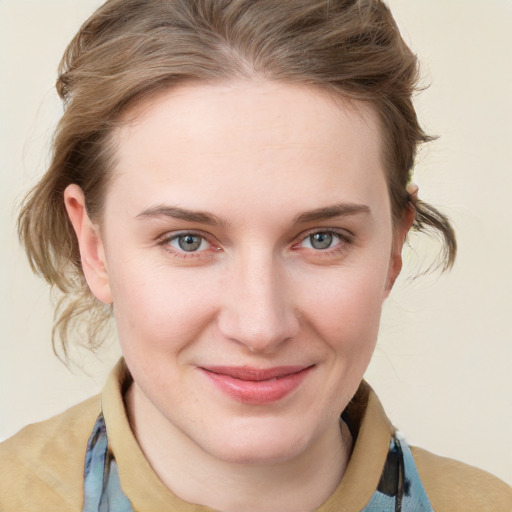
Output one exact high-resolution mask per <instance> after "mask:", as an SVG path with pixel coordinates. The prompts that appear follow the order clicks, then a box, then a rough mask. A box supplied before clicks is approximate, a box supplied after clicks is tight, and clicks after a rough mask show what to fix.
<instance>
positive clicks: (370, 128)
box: [65, 81, 412, 512]
mask: <svg viewBox="0 0 512 512" xmlns="http://www.w3.org/2000/svg"><path fill="white" fill-rule="evenodd" d="M114 137H115V139H116V141H117V143H118V150H117V151H118V153H117V163H116V166H115V169H113V171H112V172H113V180H112V181H111V183H110V186H109V190H108V191H107V194H106V204H105V210H104V217H103V218H102V219H101V220H100V222H99V223H98V224H95V223H93V222H92V221H91V220H90V219H89V218H88V217H87V214H86V212H85V208H84V198H83V194H82V192H81V190H80V188H79V187H78V186H76V185H71V186H69V187H68V188H67V190H66V192H65V203H66V207H67V210H68V213H69V217H70V219H71V221H72V223H73V226H74V228H75V231H76V234H77V237H78V240H79V244H80V250H81V255H82V265H83V269H84V273H85V276H86V279H87V281H88V284H89V286H90V288H91V290H92V291H93V293H94V294H95V295H96V297H97V298H98V299H100V300H101V301H103V302H105V303H112V304H113V310H114V315H115V320H116V324H117V329H118V333H119V339H120V343H121V347H122V351H123V354H124V356H125V359H126V363H127V365H128V367H129V369H130V371H131V373H132V375H133V378H134V383H133V384H132V386H131V387H130V389H129V391H128V393H127V396H126V404H127V409H128V414H129V418H130V422H131V425H132V429H133V430H134V432H135V435H136V437H137V439H138V441H139V444H140V445H141V448H142V450H143V451H144V453H145V455H146V457H147V458H148V460H149V461H150V463H151V465H152V466H153V468H154V469H155V471H156V473H157V474H158V475H159V477H160V478H161V479H162V481H163V482H164V483H165V484H166V485H167V486H168V487H169V488H170V489H171V490H172V491H173V492H174V493H175V494H177V495H178V496H179V497H181V498H183V499H185V500H187V501H190V502H193V503H199V504H204V505H209V506H211V507H214V508H216V509H219V510H225V511H228V512H230V511H235V510H236V511H238V512H240V511H242V512H243V511H245V510H251V511H257V512H258V511H262V512H263V511H275V510H281V511H283V512H286V511H294V510H307V509H313V508H315V507H317V506H319V505H320V504H321V503H322V502H323V501H325V500H326V499H327V498H328V497H329V495H330V494H331V493H332V491H333V490H334V488H335V487H336V485H337V484H338V483H339V481H340V479H341V477H342V476H343V472H344V471H345V468H346V465H347V462H348V458H349V454H350V449H351V439H350V434H349V432H348V430H347V429H346V427H344V426H342V428H340V422H339V415H340V413H341V411H343V409H344V408H345V407H346V405H347V403H348V401H349V400H350V398H351V397H352V396H353V395H354V393H355V391H356V389H357V387H358V385H359V383H360V381H361V379H362V376H363V373H364V371H365V370H366V368H367V365H368V363H369V361H370V358H371V355H372V353H373V350H374V347H375V343H376V339H377V333H378V326H379V320H380V315H381V308H382V303H383V301H384V300H385V298H386V297H387V296H388V294H389V292H390V290H391V287H392V285H393V283H394V281H395V279H396V277H397V276H398V273H399V272H400V268H401V255H400V253H401V247H402V244H403V240H404V238H405V235H406V233H407V231H408V229H409V227H410V224H411V222H412V214H411V213H410V212H405V215H404V219H403V221H402V222H401V224H400V225H398V226H393V224H392V220H391V208H390V203H389V197H388V190H387V185H386V178H385V172H384V169H383V165H382V158H381V150H380V145H379V144H380V137H379V128H378V123H377V121H376V115H375V114H374V112H373V111H372V110H371V108H370V107H368V106H367V105H364V104H358V103H352V104H350V105H348V104H347V103H345V102H343V101H341V100H339V99H338V100H335V99H333V98H332V97H330V96H328V95H327V94H326V93H323V92H321V91H318V90H315V89H311V88H308V87H306V86H299V85H287V84H279V83H272V82H265V81H254V82H235V83H229V84H218V85H204V84H203V85H186V86H181V87H179V88H177V89H175V90H172V91H167V92H166V93H164V94H161V95H159V96H158V97H156V98H153V99H151V100H150V101H149V102H147V103H145V104H144V105H140V106H138V107H136V110H133V111H132V112H130V121H129V122H128V118H127V123H126V125H125V126H124V127H122V128H120V129H118V131H117V132H116V133H115V134H114ZM340 205H341V207H340ZM355 205H356V207H354V206H355ZM333 206H337V207H338V210H339V211H338V214H336V215H334V212H333V209H332V207H333ZM177 209H180V210H177ZM326 209H327V210H326ZM329 209H330V210H329ZM183 210H186V211H187V212H190V211H193V212H202V213H206V214H207V216H206V217H204V216H203V217H197V215H196V218H192V217H191V216H190V214H187V215H183ZM311 212H314V214H313V213H311ZM340 212H341V214H340ZM177 215H178V217H182V218H177V217H176V216H177ZM329 231H332V232H333V233H332V234H329V233H328V232H329ZM326 232H327V233H328V234H327V238H326V235H325V233H326ZM183 233H192V234H193V235H195V236H196V237H197V238H194V239H193V240H194V241H196V242H198V243H199V244H200V245H199V247H198V249H197V250H195V251H190V252H186V251H184V250H183V249H182V248H181V247H180V245H179V242H180V240H181V241H182V242H183V241H186V240H185V239H184V238H181V239H180V238H179V237H178V235H179V234H183ZM315 233H316V234H317V238H319V239H321V240H324V241H325V240H326V239H327V242H329V240H331V242H330V246H328V247H327V248H325V249H322V248H318V245H313V244H316V242H315V240H314V239H312V238H311V236H312V235H313V234H315ZM329 236H331V237H332V238H331V239H329V238H328V237H329ZM188 240H189V241H190V240H191V239H188ZM211 365H225V366H248V367H251V368H259V369H261V368H269V367H276V366H282V365H285V366H288V365H302V366H312V369H311V370H310V371H308V373H307V376H306V377H305V378H304V380H303V381H302V382H301V383H300V385H299V386H298V387H297V388H296V389H294V390H293V391H292V392H291V393H290V394H288V395H286V396H285V397H284V398H283V399H281V400H277V401H275V402H272V403H269V404H248V403H241V402H240V401H238V400H235V399H234V398H233V397H232V396H230V395H228V394H226V393H224V392H222V391H220V390H219V389H218V388H217V387H216V386H215V385H213V384H212V382H211V381H210V379H208V378H207V377H205V373H204V372H203V371H202V370H201V368H204V367H208V366H211ZM262 488H264V489H265V493H264V497H262V492H261V489H262Z"/></svg>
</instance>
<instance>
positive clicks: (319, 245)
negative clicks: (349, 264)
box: [300, 231, 343, 251]
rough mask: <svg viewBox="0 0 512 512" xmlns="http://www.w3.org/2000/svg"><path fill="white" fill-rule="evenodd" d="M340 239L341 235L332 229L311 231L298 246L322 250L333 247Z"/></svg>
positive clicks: (341, 239)
mask: <svg viewBox="0 0 512 512" xmlns="http://www.w3.org/2000/svg"><path fill="white" fill-rule="evenodd" d="M342 241H343V237H342V236H341V235H340V234H338V233H336V232H334V231H317V232H316V233H311V234H310V235H309V236H307V237H306V238H305V239H304V240H303V241H302V243H301V244H300V246H301V247H306V248H308V249H315V250H317V251H322V250H325V249H330V248H332V247H335V246H336V245H338V244H340V243H341V242H342Z"/></svg>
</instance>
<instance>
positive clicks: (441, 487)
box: [411, 447, 512, 512]
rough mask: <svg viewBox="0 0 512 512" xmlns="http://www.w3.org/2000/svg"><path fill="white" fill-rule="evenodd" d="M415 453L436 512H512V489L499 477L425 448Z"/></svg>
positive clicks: (413, 450) (419, 471)
mask: <svg viewBox="0 0 512 512" xmlns="http://www.w3.org/2000/svg"><path fill="white" fill-rule="evenodd" d="M411 451H412V454H413V457H414V460H415V462H416V467H417V469H418V473H419V475H420V478H421V481H422V483H423V485H424V487H425V490H426V491H427V495H428V497H429V499H430V502H431V503H432V506H433V508H434V510H435V511H436V512H459V511H460V512H463V511H464V512H466V511H468V510H471V511H474V512H512V488H511V487H510V486H509V485H507V484H506V483H505V482H503V481H502V480H500V479H499V478H496V477H495V476H493V475H491V474H490V473H487V472H486V471H482V470H481V469H477V468H475V467H473V466H470V465H468V464H463V463H462V462H458V461H456V460H453V459H447V458H444V457H439V456H438V455H434V454H433V453H430V452H428V451H426V450H423V449H421V448H416V447H411Z"/></svg>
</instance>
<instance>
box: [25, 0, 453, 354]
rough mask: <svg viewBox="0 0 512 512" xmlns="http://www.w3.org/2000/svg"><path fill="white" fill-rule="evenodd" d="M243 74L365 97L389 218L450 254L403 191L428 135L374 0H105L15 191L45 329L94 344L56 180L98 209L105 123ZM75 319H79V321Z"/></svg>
mask: <svg viewBox="0 0 512 512" xmlns="http://www.w3.org/2000/svg"><path fill="white" fill-rule="evenodd" d="M255 77H260V78H264V79H267V80H275V81H280V82H284V83H294V84H304V85H308V86H312V87H317V88H320V89H322V90H325V91H327V92H329V93H331V94H334V95H335V96H337V97H341V98H344V99H347V100H349V101H351V100H358V101H362V102H365V103H366V104H369V105H371V106H372V108H373V109H374V111H375V112H376V114H377V116H378V119H379V122H380V128H381V137H382V141H381V144H382V153H383V154H382V158H383V162H384V167H385V169H386V173H387V183H388V190H389V196H390V202H391V209H392V217H393V220H394V222H395V223H396V222H398V220H399V219H401V218H402V216H403V215H404V212H405V211H406V210H407V209H409V208H413V209H414V210H415V220H414V224H413V229H416V230H419V231H427V232H429V233H430V234H434V235H437V236H439V237H440V238H441V239H442V242H443V244H442V250H441V253H440V260H441V265H442V267H443V269H447V268H450V267H451V266H452V264H453V262H454V259H455V254H456V241H455V235H454V232H453V229H452V227H451V225H450V223H449V221H448V219H447V218H446V217H445V216H444V215H443V214H442V213H440V212H439V211H438V210H436V209H435V208H434V207H432V206H431V205H429V204H427V203H425V202H423V201H421V200H416V199H414V198H413V197H412V196H410V195H409V194H408V192H407V191H406V186H407V184H408V183H409V182H410V180H411V175H412V170H413V167H414V162H415V158H416V155H417V151H418V148H419V147H420V145H421V144H422V143H424V142H428V141H430V140H432V137H429V136H428V135H427V134H426V133H425V132H424V131H423V129H422V128H421V127H420V125H419V123H418V119H417V116H416V112H415V109H414V106H413V102H412V98H413V95H414V94H415V92H416V91H417V90H418V80H419V70H418V62H417V58H416V56H415V55H414V54H413V53H412V52H411V50H410V49H409V48H408V46H407V45H406V43H405V42H404V40H403V39H402V37H401V35H400V32H399V29H398V27H397V25H396V23H395V21H394V19H393V17H392V15H391V12H390V11H389V8H388V7H387V6H386V5H385V4H384V3H383V2H382V1H380V0H290V1H282V0H108V1H107V2H106V3H105V4H104V5H102V6H101V7H100V8H99V9H98V10H97V11H96V12H95V13H94V14H93V15H92V16H91V17H90V18H89V19H88V20H87V21H86V22H85V23H84V24H83V25H82V27H81V28H80V30H79V32H78V33H77V34H76V36H75V37H74V38H73V40H72V41H71V43H70V44H69V46H68V47H67V49H66V51H65V54H64V57H63V59H62V61H61V63H60V67H59V76H58V79H57V84H56V87H57V91H58V94H59V96H60V97H61V99H62V100H63V102H64V105H65V109H64V114H63V116H62V118H61V120H60V122H59V124H58V126H57V129H56V132H55V136H54V140H53V153H52V160H51V164H50V166H49V169H48V170H47V172H46V174H45V175H44V176H43V178H42V179H41V180H40V182H39V183H38V184H37V185H36V186H35V187H34V188H33V189H32V190H31V192H30V193H29V194H28V195H27V197H26V198H25V200H24V202H23V204H22V208H21V212H20V215H19V219H18V232H19V236H20V239H21V241H22V243H23V244H24V246H25V249H26V252H27V255H28V258H29V262H30V264H31V267H32V269H33V270H34V271H35V272H36V273H38V274H40V275H42V276H43V277H44V278H45V279H46V280H47V282H48V283H50V284H51V285H52V286H53V287H55V288H57V289H58V290H60V292H61V296H60V299H59V302H58V304H57V308H56V313H55V323H54V329H53V334H52V341H53V346H54V350H55V351H56V353H57V348H56V343H57V340H60V342H61V347H60V348H61V349H62V350H63V354H64V355H65V356H66V358H67V346H68V345H67V344H68V339H69V338H70V335H71V333H72V332H75V333H76V332H77V331H76V330H75V329H76V328H77V327H80V326H81V327H82V329H83V328H84V327H85V339H86V340H87V341H86V342H85V345H87V346H89V347H90V348H93V349H94V348H95V347H97V346H98V345H99V344H100V341H101V336H102V332H103V327H104V326H105V325H106V324H107V323H108V319H109V317H110V316H111V311H110V308H109V307H107V306H105V305H104V304H102V303H101V302H100V301H98V300H97V299H96V298H95V297H94V296H93V295H92V293H91V291H90V290H89V288H88V286H87V283H86V282H85V278H84V275H83V272H82V267H81V262H80V253H79V247H78V242H77V239H76V237H75V234H74V232H73V229H72V226H71V223H70V221H69V219H68V216H67V213H66V210H65V206H64V201H63V193H64V190H65V188H66V187H67V186H68V185H69V184H71V183H75V184H78V185H79V186H80V187H81V188H82V190H83V192H84V195H85V198H86V208H87V211H88V213H89V215H90V217H91V218H92V219H93V220H95V221H98V219H100V218H101V214H102V206H103V203H104V196H105V193H106V189H107V185H108V180H109V177H110V175H111V172H110V169H111V168H112V164H113V161H114V160H113V159H114V158H115V144H114V141H113V140H112V139H113V138H112V133H113V130H114V129H115V127H116V126H119V125H121V124H122V122H123V115H124V114H125V113H126V112H128V111H129V109H130V108H132V107H133V106H134V105H135V104H139V103H140V102H142V101H143V100H145V99H148V98H149V97H150V96H152V95H154V94H156V93H158V92H160V91H162V90H168V89H171V88H173V87H176V86H177V85H180V84H183V83H187V82H204V83H218V82H226V81H229V80H236V79H248V80H250V79H253V78H255ZM79 332H81V331H79Z"/></svg>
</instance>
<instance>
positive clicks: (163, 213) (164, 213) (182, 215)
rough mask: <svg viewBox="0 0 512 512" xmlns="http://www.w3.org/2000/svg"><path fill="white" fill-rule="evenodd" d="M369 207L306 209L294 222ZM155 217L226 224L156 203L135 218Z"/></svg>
mask: <svg viewBox="0 0 512 512" xmlns="http://www.w3.org/2000/svg"><path fill="white" fill-rule="evenodd" d="M370 211H371V210H370V208H369V207H368V206H366V205H364V204H355V203H341V204H334V205H331V206H325V207H323V208H317V209H315V210H308V211H306V212H303V213H301V214H300V215H297V216H296V217H295V218H294V220H293V223H294V224H307V223H308V222H317V221H320V220H327V219H332V218H335V217H346V216H349V215H357V214H359V213H370ZM155 217H157V218H158V217H170V218H173V219H180V220H185V221H188V222H195V223H198V224H206V225H209V226H226V225H228V222H226V221H225V220H223V219H221V218H219V217H217V216H216V215H213V214H211V213H207V212H201V211H194V210H186V209H184V208H178V207H176V206H169V205H157V206H152V207H150V208H147V209H145V210H144V211H142V212H141V213H139V214H138V215H137V216H136V218H137V219H147V218H155Z"/></svg>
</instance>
